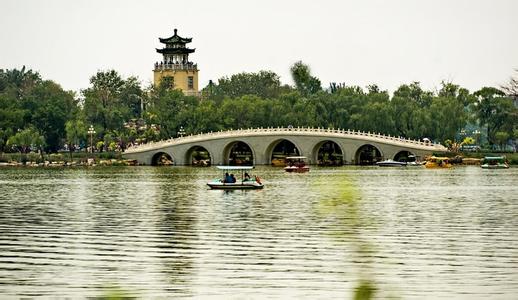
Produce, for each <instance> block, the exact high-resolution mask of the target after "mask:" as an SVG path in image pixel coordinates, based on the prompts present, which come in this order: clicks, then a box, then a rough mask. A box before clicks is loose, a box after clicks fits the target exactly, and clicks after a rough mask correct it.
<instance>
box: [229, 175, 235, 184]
mask: <svg viewBox="0 0 518 300" xmlns="http://www.w3.org/2000/svg"><path fill="white" fill-rule="evenodd" d="M230 183H236V177H235V176H234V174H230Z"/></svg>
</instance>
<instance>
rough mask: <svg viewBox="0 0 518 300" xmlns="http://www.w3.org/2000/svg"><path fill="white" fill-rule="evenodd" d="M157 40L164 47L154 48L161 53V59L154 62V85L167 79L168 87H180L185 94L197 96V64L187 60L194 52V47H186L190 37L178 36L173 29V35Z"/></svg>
mask: <svg viewBox="0 0 518 300" xmlns="http://www.w3.org/2000/svg"><path fill="white" fill-rule="evenodd" d="M159 40H160V43H162V44H165V47H164V48H162V49H156V52H158V53H161V54H162V55H163V60H162V61H161V62H156V63H155V69H154V71H153V73H154V84H155V86H158V85H159V84H160V82H162V80H167V84H168V85H169V87H170V88H173V89H180V90H182V92H183V93H184V94H185V95H187V96H197V95H198V65H197V64H195V63H193V62H191V61H189V54H190V53H194V51H195V49H190V48H187V47H186V45H187V44H188V43H190V42H191V41H192V38H183V37H180V36H179V35H178V34H177V30H176V29H175V30H174V35H173V36H171V37H169V38H165V39H163V38H159Z"/></svg>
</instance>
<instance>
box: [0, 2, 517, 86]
mask: <svg viewBox="0 0 518 300" xmlns="http://www.w3.org/2000/svg"><path fill="white" fill-rule="evenodd" d="M174 28H178V34H179V35H180V36H183V37H192V38H193V42H192V43H191V44H190V46H191V47H192V48H196V52H195V53H194V54H192V55H191V56H190V59H191V60H192V61H194V62H196V63H198V67H199V68H200V70H201V71H200V75H199V76H200V89H201V88H203V87H204V86H205V85H206V84H207V83H208V81H209V79H213V80H214V81H216V80H217V79H218V78H220V77H222V76H225V75H232V74H235V73H238V72H256V71H259V70H271V71H274V72H276V73H277V74H279V75H280V76H281V81H282V82H283V83H289V84H291V83H292V80H291V78H290V75H289V68H290V66H291V65H292V64H293V63H294V62H296V61H298V60H302V61H303V62H304V63H307V64H309V65H310V66H311V69H312V71H313V74H314V75H315V76H317V77H318V78H320V80H321V81H322V84H323V86H324V87H327V86H328V85H329V82H345V83H346V84H347V85H360V86H363V87H364V86H366V85H368V84H372V83H376V84H378V85H379V86H380V87H381V88H383V89H388V90H389V91H391V92H392V91H394V89H396V88H397V87H398V86H399V85H400V84H403V83H410V82H412V81H420V82H421V83H422V85H423V86H424V87H425V88H427V89H435V88H436V87H438V86H439V85H440V82H441V81H442V80H446V81H451V82H454V83H456V84H460V85H461V86H463V87H466V88H468V89H470V90H472V91H473V90H477V89H479V88H481V87H482V86H498V85H500V84H504V83H506V82H507V81H508V79H509V77H510V76H511V75H513V74H514V69H516V68H518V1H516V0H487V1H482V0H480V1H479V0H464V1H461V0H429V1H424V0H423V1H419V0H390V1H389V0H385V1H383V0H378V1H376V0H363V1H360V0H358V1H348V0H347V1H346V0H341V1H340V0H337V1H324V0H321V1H305V0H298V1H295V0H293V1H291V0H290V1H282V0H261V1H238V0H235V1H231V0H225V1H217V0H213V1H193V0H191V1H189V0H184V1H177V0H164V1H162V0H156V1H153V0H146V1H122V0H121V1H109V0H105V1H100V0H99V1H94V0H90V1H86V0H75V1H67V0H47V1H37V0H34V1H29V0H1V1H0V68H4V69H12V68H21V67H22V65H26V66H27V67H29V68H32V69H34V70H36V71H39V72H40V73H41V74H42V76H43V78H45V79H52V80H54V81H56V82H58V83H60V84H62V86H63V87H64V88H65V89H70V90H75V91H78V90H80V89H83V88H86V87H88V85H89V78H90V77H91V76H92V75H94V74H95V73H96V72H97V71H98V70H107V69H115V70H116V71H118V72H119V73H120V74H122V75H123V76H129V75H134V76H137V77H138V78H139V79H140V80H142V81H143V82H144V84H145V85H148V84H149V83H150V82H151V80H152V69H153V64H154V62H155V61H159V60H161V55H160V54H158V53H156V51H155V48H161V46H162V44H160V43H159V42H158V38H159V37H163V38H164V37H169V36H171V35H172V34H173V29H174Z"/></svg>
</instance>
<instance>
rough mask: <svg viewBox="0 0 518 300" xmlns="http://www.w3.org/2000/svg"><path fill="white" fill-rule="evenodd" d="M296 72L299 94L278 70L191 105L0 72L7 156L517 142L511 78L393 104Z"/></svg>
mask: <svg viewBox="0 0 518 300" xmlns="http://www.w3.org/2000/svg"><path fill="white" fill-rule="evenodd" d="M290 71H291V75H292V77H293V82H294V85H293V86H291V85H286V84H282V83H281V81H280V78H279V76H278V75H277V74H275V73H274V72H271V71H260V72H257V73H239V74H234V75H231V76H229V77H228V76H227V77H223V78H220V79H219V80H218V81H217V82H212V81H211V82H209V84H208V85H207V86H206V87H205V88H204V89H203V90H202V91H201V96H200V97H193V96H185V95H183V93H182V92H181V91H179V90H174V89H170V88H168V85H167V82H164V84H162V85H160V86H150V87H143V86H142V83H141V82H140V81H139V80H138V79H137V78H136V77H129V78H122V76H121V75H120V74H119V73H117V72H116V71H114V70H109V71H99V72H97V73H96V74H95V75H93V76H92V77H91V78H90V85H89V86H88V87H87V88H86V89H84V90H82V91H81V92H80V93H79V94H75V93H74V92H71V91H65V90H63V88H62V87H61V86H60V85H59V84H58V83H55V82H53V81H50V80H44V79H42V78H41V76H40V74H38V73H37V72H34V71H32V70H27V69H26V68H25V67H23V68H22V69H11V70H0V152H12V151H19V152H21V153H28V152H29V151H36V150H41V151H45V152H56V151H59V150H61V149H64V148H67V149H68V150H70V151H74V150H77V149H78V148H83V149H84V148H86V147H88V146H89V145H90V143H89V138H92V141H93V144H94V145H93V146H94V148H95V149H96V150H97V151H106V150H112V151H113V150H124V149H125V148H126V147H128V145H130V144H135V143H137V144H138V143H146V142H149V141H156V140H160V139H167V138H170V137H176V136H178V135H179V134H183V133H185V134H196V133H202V132H210V131H219V130H229V129H238V128H249V127H277V126H280V127H285V126H289V125H291V126H294V127H297V126H304V127H307V126H312V127H324V128H328V127H329V128H345V129H355V130H362V131H370V132H380V133H383V134H390V135H393V136H401V137H405V138H411V139H422V138H424V137H426V138H429V139H431V140H433V141H436V142H441V143H445V144H448V143H450V144H451V143H452V142H453V143H454V142H456V141H457V142H458V141H459V140H462V139H463V138H465V137H467V136H471V137H472V138H473V139H474V140H476V141H477V142H478V143H480V142H481V141H482V140H484V143H486V144H487V145H488V146H494V145H500V146H502V145H505V144H507V143H508V142H510V141H513V140H514V139H517V138H518V109H517V107H516V106H515V105H514V103H513V101H517V99H518V82H517V80H516V79H514V78H511V80H510V81H509V83H508V84H506V85H504V86H503V87H500V88H496V87H482V88H481V89H480V90H478V91H474V92H470V91H468V90H467V89H465V88H463V87H460V86H459V85H456V84H453V83H449V82H443V83H441V86H440V88H439V89H438V90H437V91H427V90H424V89H423V88H422V87H421V85H420V84H419V83H418V82H412V83H409V84H403V85H401V86H400V87H398V88H397V90H395V91H394V92H393V94H392V95H390V94H389V92H388V91H386V90H382V89H381V88H380V87H379V86H377V85H375V84H373V85H369V86H367V87H366V88H362V87H359V86H347V85H345V84H336V83H331V84H330V85H329V87H327V88H323V87H322V83H321V81H320V80H319V79H318V78H317V77H315V76H314V75H313V74H311V70H310V68H309V66H307V65H306V64H304V63H302V62H297V63H295V64H294V65H293V66H292V67H291V69H290ZM92 129H93V130H92ZM89 130H90V134H89V133H88V132H89ZM93 132H95V133H93Z"/></svg>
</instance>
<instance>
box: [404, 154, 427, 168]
mask: <svg viewBox="0 0 518 300" xmlns="http://www.w3.org/2000/svg"><path fill="white" fill-rule="evenodd" d="M424 164H425V162H423V161H421V158H420V157H419V156H415V155H409V156H408V158H407V161H406V166H407V167H421V166H423V165H424Z"/></svg>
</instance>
